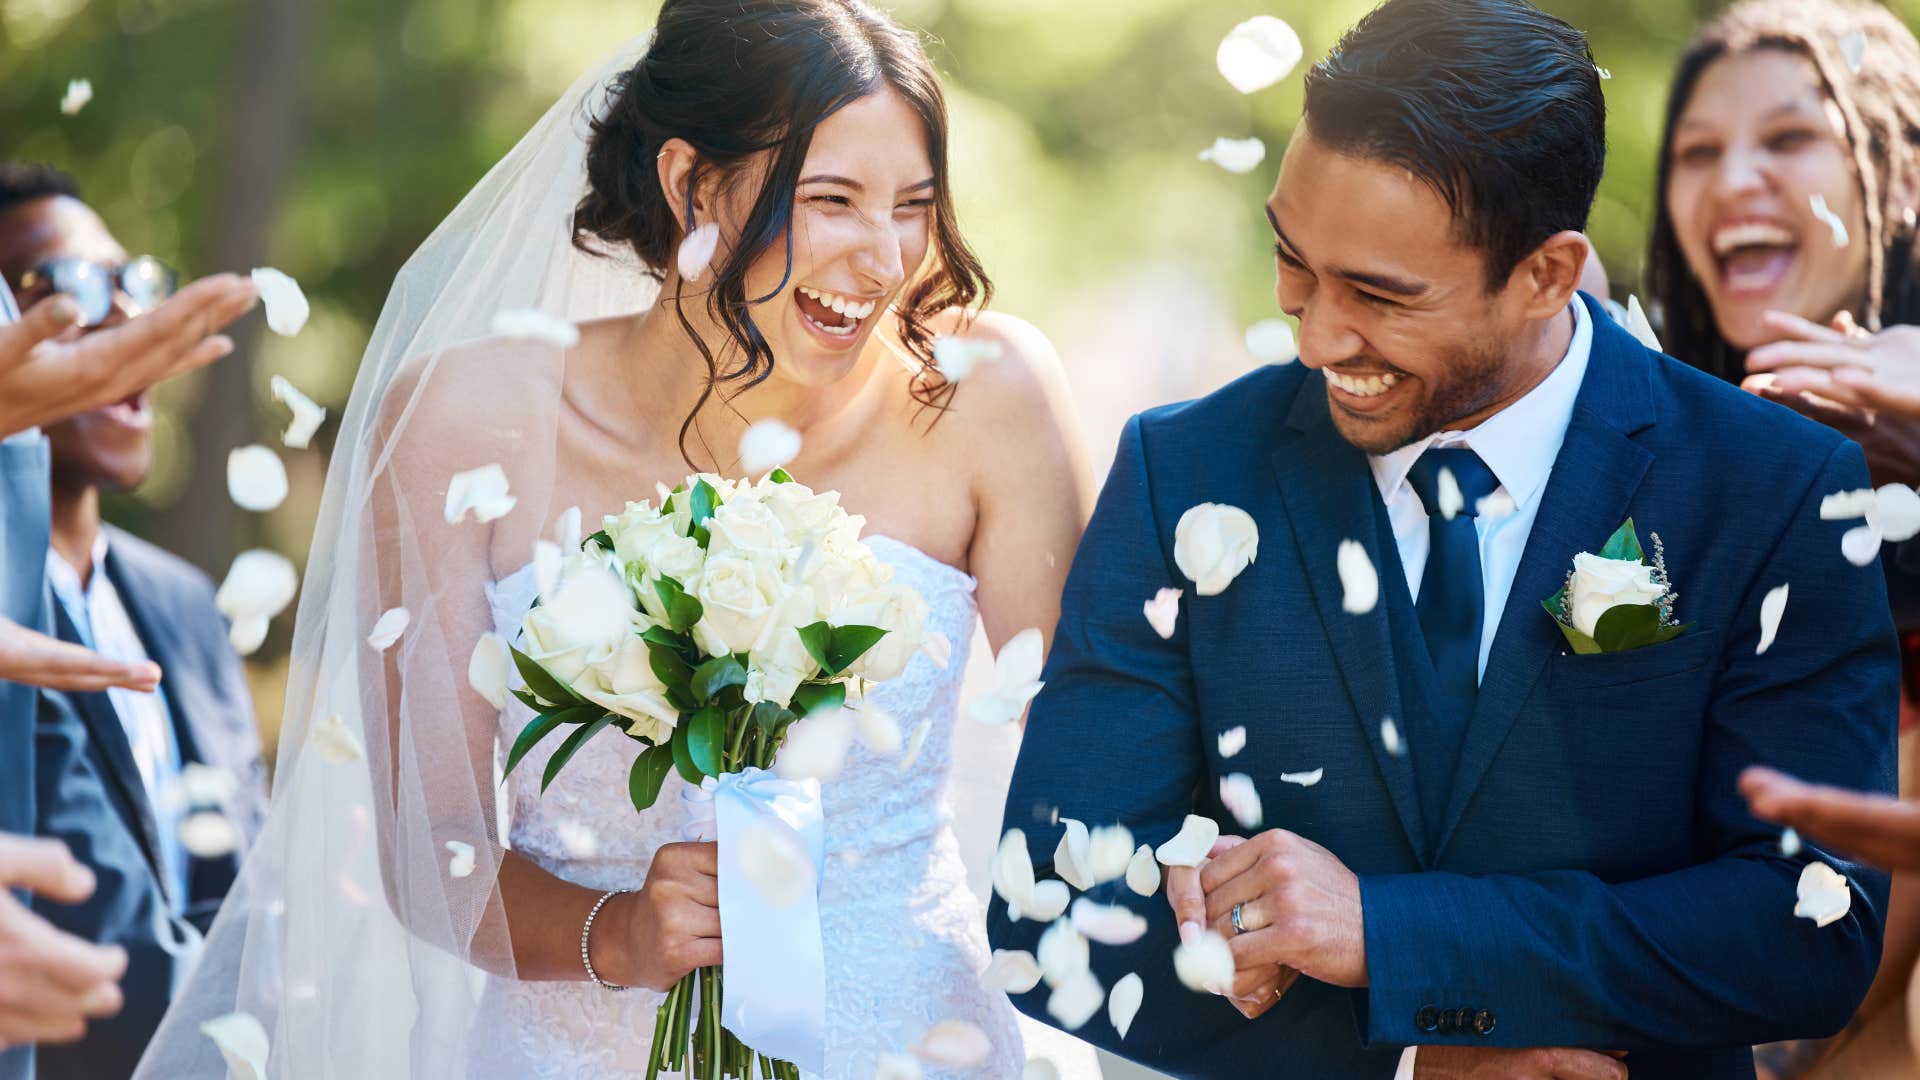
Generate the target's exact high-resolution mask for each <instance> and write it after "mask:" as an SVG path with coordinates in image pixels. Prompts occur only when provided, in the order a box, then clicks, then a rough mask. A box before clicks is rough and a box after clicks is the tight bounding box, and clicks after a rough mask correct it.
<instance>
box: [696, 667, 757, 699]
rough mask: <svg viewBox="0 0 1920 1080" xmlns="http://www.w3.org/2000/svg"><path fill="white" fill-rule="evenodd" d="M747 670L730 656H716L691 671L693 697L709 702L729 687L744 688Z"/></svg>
mask: <svg viewBox="0 0 1920 1080" xmlns="http://www.w3.org/2000/svg"><path fill="white" fill-rule="evenodd" d="M746 684H747V669H746V668H744V667H742V666H741V665H740V661H738V660H736V659H734V658H733V657H731V656H716V657H714V658H713V659H711V660H709V661H707V662H706V663H704V664H701V665H700V666H699V667H697V668H694V669H693V684H692V689H693V696H694V697H696V698H698V699H700V700H701V701H707V702H710V701H712V700H713V697H714V695H715V694H718V693H719V692H720V691H722V690H724V689H726V688H727V687H729V686H745V685H746Z"/></svg>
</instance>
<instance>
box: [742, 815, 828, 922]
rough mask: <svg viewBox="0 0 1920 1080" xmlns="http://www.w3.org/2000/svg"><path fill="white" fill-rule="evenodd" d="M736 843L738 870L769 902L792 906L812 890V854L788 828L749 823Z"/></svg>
mask: <svg viewBox="0 0 1920 1080" xmlns="http://www.w3.org/2000/svg"><path fill="white" fill-rule="evenodd" d="M739 845H740V848H739V854H740V867H741V874H742V876H744V877H745V878H746V879H747V883H748V884H749V885H752V886H753V888H754V890H755V891H757V892H758V893H759V894H760V896H761V898H762V899H764V900H765V901H766V902H767V903H768V905H770V906H772V907H776V908H785V907H792V906H793V905H794V904H797V903H799V902H800V901H801V900H802V899H803V898H805V897H807V896H809V895H812V894H813V892H814V890H815V887H816V885H817V882H816V881H815V880H814V873H813V858H812V856H810V855H808V854H807V852H806V850H805V849H803V848H801V847H800V846H799V845H798V844H797V843H796V842H795V839H794V837H793V834H792V833H791V832H788V831H785V830H779V831H776V830H774V829H770V828H767V827H766V826H764V825H756V826H751V827H749V828H747V829H746V830H745V831H744V832H742V833H741V835H740V838H739Z"/></svg>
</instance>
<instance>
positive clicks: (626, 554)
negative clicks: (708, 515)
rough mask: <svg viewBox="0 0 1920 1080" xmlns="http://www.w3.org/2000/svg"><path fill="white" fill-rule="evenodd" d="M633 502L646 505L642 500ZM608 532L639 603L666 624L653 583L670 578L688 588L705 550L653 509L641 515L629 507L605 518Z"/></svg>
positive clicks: (657, 592) (662, 607)
mask: <svg viewBox="0 0 1920 1080" xmlns="http://www.w3.org/2000/svg"><path fill="white" fill-rule="evenodd" d="M636 505H638V506H641V507H644V506H645V504H644V503H641V504H636ZM622 522H624V524H622ZM607 535H608V536H609V537H611V538H612V539H613V552H614V557H615V558H616V559H618V560H619V562H620V565H621V566H623V567H625V569H626V572H627V574H628V575H629V576H630V577H631V578H632V579H633V583H634V591H635V592H637V593H639V594H640V606H641V607H642V608H644V609H646V612H647V614H648V615H651V616H652V617H653V618H654V619H656V620H658V621H660V622H662V623H665V622H666V619H667V612H666V605H665V604H663V603H661V601H660V593H659V590H657V589H655V588H654V583H655V582H657V581H659V580H660V579H661V578H662V577H670V578H672V579H673V580H675V581H677V582H679V583H680V585H681V587H682V588H688V587H691V582H692V581H693V579H694V578H695V577H696V576H698V575H699V573H700V567H701V565H702V564H703V563H704V562H705V561H706V553H705V552H703V551H701V550H700V545H699V544H698V543H697V542H695V541H694V540H693V538H691V537H687V536H681V535H680V534H679V533H677V532H675V531H674V527H673V522H672V520H671V519H670V518H664V517H660V516H659V515H658V514H656V513H654V512H652V511H648V512H647V514H646V515H644V516H642V515H634V514H633V513H632V508H631V507H630V508H629V513H628V514H622V515H621V516H620V518H618V519H616V518H608V519H607Z"/></svg>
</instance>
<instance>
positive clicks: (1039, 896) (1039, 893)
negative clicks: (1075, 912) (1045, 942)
mask: <svg viewBox="0 0 1920 1080" xmlns="http://www.w3.org/2000/svg"><path fill="white" fill-rule="evenodd" d="M1071 899H1073V894H1072V893H1071V892H1068V891H1067V883H1066V882H1064V881H1061V880H1060V879H1059V878H1048V879H1047V880H1045V881H1041V882H1036V883H1035V884H1034V886H1033V903H1032V904H1030V905H1029V906H1028V907H1027V910H1026V911H1025V912H1024V915H1025V917H1026V918H1029V919H1032V920H1033V921H1034V922H1052V921H1053V920H1055V919H1057V918H1059V917H1060V916H1061V915H1062V914H1064V913H1065V912H1066V910H1067V901H1069V900H1071Z"/></svg>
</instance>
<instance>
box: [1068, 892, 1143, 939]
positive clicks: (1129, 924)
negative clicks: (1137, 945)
mask: <svg viewBox="0 0 1920 1080" xmlns="http://www.w3.org/2000/svg"><path fill="white" fill-rule="evenodd" d="M1073 928H1074V929H1075V930H1078V931H1080V934H1081V936H1082V937H1085V938H1086V939H1087V940H1088V941H1097V942H1099V943H1100V944H1102V945H1131V944H1133V943H1134V942H1136V941H1139V940H1140V939H1141V938H1143V937H1145V936H1146V934H1147V920H1146V919H1145V917H1143V916H1141V915H1138V914H1136V913H1135V912H1134V911H1132V910H1131V909H1129V908H1124V907H1121V906H1120V905H1118V904H1101V903H1097V902H1095V901H1093V900H1089V899H1087V898H1086V897H1084V896H1083V897H1081V898H1080V899H1078V900H1075V901H1074V902H1073Z"/></svg>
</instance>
